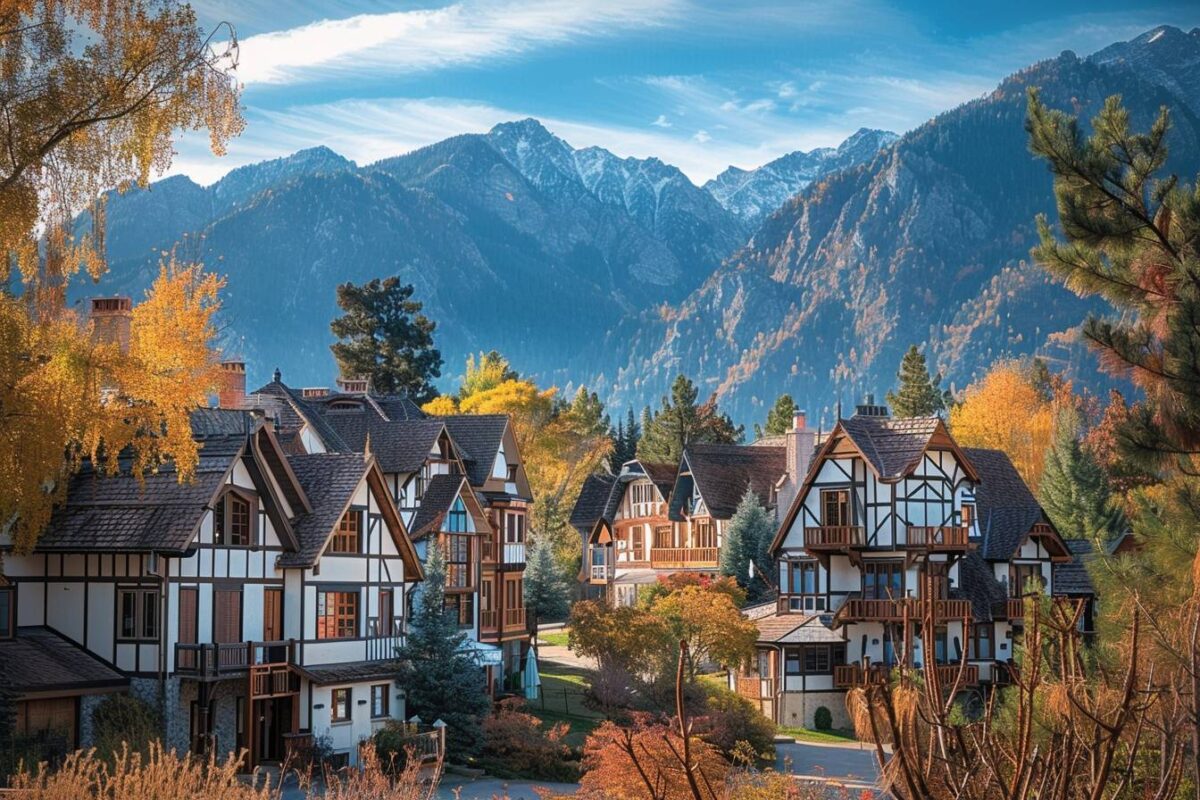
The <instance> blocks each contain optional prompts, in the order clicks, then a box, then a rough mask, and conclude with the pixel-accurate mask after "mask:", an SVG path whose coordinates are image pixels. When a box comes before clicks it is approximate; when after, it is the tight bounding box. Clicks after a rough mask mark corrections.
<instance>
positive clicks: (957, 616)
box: [917, 600, 971, 622]
mask: <svg viewBox="0 0 1200 800" xmlns="http://www.w3.org/2000/svg"><path fill="white" fill-rule="evenodd" d="M917 602H918V603H919V602H920V601H917ZM917 608H918V610H917V613H920V611H921V607H920V606H919V605H918V607H917ZM933 618H934V619H935V620H937V621H938V622H954V621H955V620H963V619H968V620H969V619H971V601H970V600H934V601H933Z"/></svg>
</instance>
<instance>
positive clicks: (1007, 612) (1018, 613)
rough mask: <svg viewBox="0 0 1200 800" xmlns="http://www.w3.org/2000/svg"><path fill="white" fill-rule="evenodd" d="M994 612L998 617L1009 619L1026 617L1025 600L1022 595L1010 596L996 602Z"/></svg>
mask: <svg viewBox="0 0 1200 800" xmlns="http://www.w3.org/2000/svg"><path fill="white" fill-rule="evenodd" d="M992 613H993V614H994V615H996V616H998V617H1003V618H1005V619H1009V620H1020V619H1024V618H1025V600H1024V599H1023V598H1020V597H1010V598H1008V599H1007V600H1004V601H1001V602H999V603H996V606H995V608H993V609H992Z"/></svg>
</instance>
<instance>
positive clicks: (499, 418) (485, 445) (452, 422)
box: [439, 414, 508, 486]
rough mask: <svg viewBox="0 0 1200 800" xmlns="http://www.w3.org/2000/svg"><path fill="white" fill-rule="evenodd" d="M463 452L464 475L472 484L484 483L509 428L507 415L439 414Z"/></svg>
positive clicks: (489, 474)
mask: <svg viewBox="0 0 1200 800" xmlns="http://www.w3.org/2000/svg"><path fill="white" fill-rule="evenodd" d="M439 419H441V420H442V421H443V422H445V423H446V427H447V428H449V430H450V436H451V437H452V438H453V439H454V442H455V444H457V445H458V447H459V449H460V450H461V451H462V455H463V461H464V463H465V464H466V467H467V477H468V478H470V479H471V485H472V486H483V484H485V483H487V479H488V478H489V477H491V474H492V466H493V465H494V464H495V463H496V456H497V455H499V453H500V446H501V444H503V442H504V431H505V430H507V429H508V415H507V414H450V415H449V416H445V417H439Z"/></svg>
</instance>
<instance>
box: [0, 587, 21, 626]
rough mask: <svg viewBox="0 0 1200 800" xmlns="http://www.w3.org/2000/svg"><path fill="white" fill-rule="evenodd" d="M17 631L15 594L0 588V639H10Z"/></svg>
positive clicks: (10, 588) (8, 588) (11, 588)
mask: <svg viewBox="0 0 1200 800" xmlns="http://www.w3.org/2000/svg"><path fill="white" fill-rule="evenodd" d="M16 631H17V593H16V592H15V591H13V587H11V586H0V639H11V638H13V636H14V635H15V634H16Z"/></svg>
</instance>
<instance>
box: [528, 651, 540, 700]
mask: <svg viewBox="0 0 1200 800" xmlns="http://www.w3.org/2000/svg"><path fill="white" fill-rule="evenodd" d="M541 685H542V676H541V675H538V665H537V655H536V654H535V653H534V651H533V648H532V647H531V648H529V652H528V653H527V654H526V655H525V699H526V700H536V699H537V696H538V689H539V688H540V687H541Z"/></svg>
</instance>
